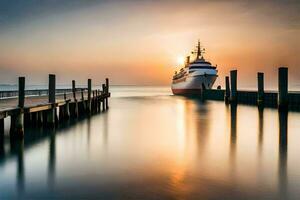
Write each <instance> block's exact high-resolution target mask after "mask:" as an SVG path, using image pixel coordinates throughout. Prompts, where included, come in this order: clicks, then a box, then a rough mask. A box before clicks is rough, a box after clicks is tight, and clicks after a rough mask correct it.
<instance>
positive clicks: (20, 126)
mask: <svg viewBox="0 0 300 200" xmlns="http://www.w3.org/2000/svg"><path fill="white" fill-rule="evenodd" d="M24 103H25V77H19V96H18V108H19V110H18V111H17V112H16V113H14V114H13V115H12V116H11V125H10V135H11V136H12V137H16V138H23V136H24V114H23V112H22V111H23V109H24Z"/></svg>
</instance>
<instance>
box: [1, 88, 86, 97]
mask: <svg viewBox="0 0 300 200" xmlns="http://www.w3.org/2000/svg"><path fill="white" fill-rule="evenodd" d="M81 90H84V91H87V88H76V92H81ZM72 92H73V91H72V88H66V89H56V90H55V94H56V95H60V94H65V93H66V94H70V93H72ZM48 94H49V90H48V89H36V90H25V97H28V96H46V95H48ZM18 95H19V91H18V90H2V91H0V99H6V98H14V97H18Z"/></svg>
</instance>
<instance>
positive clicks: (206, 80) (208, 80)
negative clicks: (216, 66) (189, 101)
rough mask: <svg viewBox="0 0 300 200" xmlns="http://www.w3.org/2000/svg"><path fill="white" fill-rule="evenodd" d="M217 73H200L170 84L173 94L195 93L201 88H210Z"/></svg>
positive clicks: (199, 92) (199, 91)
mask: <svg viewBox="0 0 300 200" xmlns="http://www.w3.org/2000/svg"><path fill="white" fill-rule="evenodd" d="M217 77H218V75H201V76H192V77H187V78H186V79H185V80H183V81H181V82H177V83H173V84H172V87H171V89H172V92H173V94H174V95H197V94H201V92H202V90H205V89H211V88H212V86H213V84H214V82H215V81H216V79H217Z"/></svg>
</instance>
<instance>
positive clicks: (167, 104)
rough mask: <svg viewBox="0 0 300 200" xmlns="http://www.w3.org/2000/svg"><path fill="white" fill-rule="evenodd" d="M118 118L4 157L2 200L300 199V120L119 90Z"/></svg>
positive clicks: (162, 91) (43, 135) (51, 136)
mask: <svg viewBox="0 0 300 200" xmlns="http://www.w3.org/2000/svg"><path fill="white" fill-rule="evenodd" d="M112 93H113V97H112V98H111V99H110V101H109V103H110V109H109V110H108V111H107V112H105V113H101V114H98V115H94V116H91V117H90V118H85V119H81V120H78V121H77V122H69V123H67V124H65V125H63V126H60V127H57V128H56V130H53V131H49V130H42V129H41V130H30V129H27V130H26V133H25V139H24V141H20V142H10V141H9V138H5V142H4V145H1V148H0V153H1V155H0V199H9V198H29V199H32V198H34V199H49V198H72V199H73V198H84V199H95V198H96V199H101V198H102V199H300V190H299V188H300V159H299V152H300V113H296V112H290V113H278V111H277V110H276V109H264V110H258V108H257V107H254V106H244V105H238V106H237V107H230V106H226V105H225V104H224V102H217V101H206V102H202V101H200V100H197V99H188V98H184V97H177V96H172V95H171V93H170V91H169V89H168V88H162V87H155V88H153V87H114V88H112Z"/></svg>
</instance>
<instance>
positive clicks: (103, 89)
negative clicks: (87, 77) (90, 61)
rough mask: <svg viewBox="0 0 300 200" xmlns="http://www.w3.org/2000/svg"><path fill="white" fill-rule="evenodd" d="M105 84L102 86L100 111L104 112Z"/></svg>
mask: <svg viewBox="0 0 300 200" xmlns="http://www.w3.org/2000/svg"><path fill="white" fill-rule="evenodd" d="M105 91H106V90H105V84H102V95H101V96H102V110H105V108H106V107H105V104H106V103H105V95H106V93H105Z"/></svg>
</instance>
